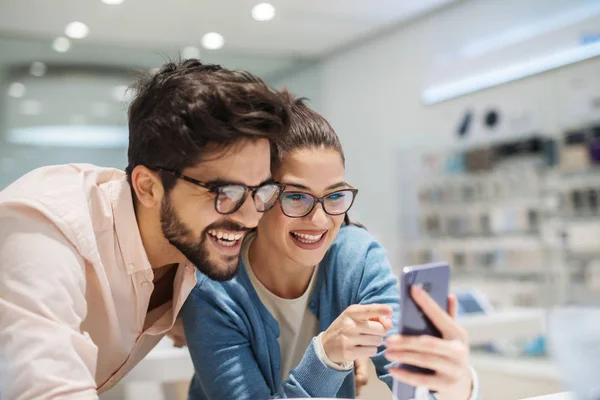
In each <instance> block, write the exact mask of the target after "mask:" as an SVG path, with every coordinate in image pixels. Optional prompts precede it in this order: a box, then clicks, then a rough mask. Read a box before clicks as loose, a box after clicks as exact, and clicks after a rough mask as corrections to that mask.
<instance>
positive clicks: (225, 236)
mask: <svg viewBox="0 0 600 400" xmlns="http://www.w3.org/2000/svg"><path fill="white" fill-rule="evenodd" d="M208 234H209V235H211V236H213V237H215V238H217V239H219V243H223V242H227V243H229V242H233V243H234V244H235V242H236V241H238V240H240V239H241V238H242V237H244V233H229V232H223V231H215V230H212V229H211V230H209V231H208ZM221 239H222V240H221Z"/></svg>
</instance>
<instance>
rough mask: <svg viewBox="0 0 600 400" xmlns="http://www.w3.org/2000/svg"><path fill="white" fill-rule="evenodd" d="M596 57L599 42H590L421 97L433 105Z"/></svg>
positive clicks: (438, 88) (433, 89)
mask: <svg viewBox="0 0 600 400" xmlns="http://www.w3.org/2000/svg"><path fill="white" fill-rule="evenodd" d="M597 56H600V43H591V44H588V45H585V46H579V47H576V48H573V49H569V50H565V51H561V52H557V53H554V54H551V55H548V56H543V57H538V58H534V59H532V60H528V61H525V62H521V63H516V64H512V65H509V66H506V67H502V68H498V69H494V70H491V71H489V72H485V73H482V74H479V75H473V76H470V77H467V78H464V79H460V80H457V81H454V82H449V83H444V84H441V85H438V86H433V87H429V88H427V89H425V90H424V91H423V92H422V93H421V100H422V101H423V103H425V104H435V103H439V102H441V101H445V100H450V99H453V98H456V97H459V96H464V95H466V94H470V93H474V92H477V91H480V90H483V89H488V88H491V87H494V86H498V85H502V84H504V83H508V82H512V81H516V80H518V79H523V78H526V77H529V76H533V75H537V74H539V73H542V72H546V71H550V70H553V69H556V68H560V67H564V66H566V65H570V64H574V63H576V62H579V61H584V60H588V59H590V58H593V57H597Z"/></svg>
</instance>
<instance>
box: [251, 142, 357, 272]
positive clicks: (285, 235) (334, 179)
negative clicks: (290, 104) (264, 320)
mask: <svg viewBox="0 0 600 400" xmlns="http://www.w3.org/2000/svg"><path fill="white" fill-rule="evenodd" d="M273 177H274V178H275V180H276V181H278V182H281V183H283V184H284V185H285V186H286V189H285V191H284V193H283V194H282V201H283V202H286V210H288V213H289V210H291V211H292V212H293V211H294V210H295V207H296V209H297V210H300V209H301V208H302V207H303V206H304V205H305V204H306V202H307V200H308V201H310V200H309V199H310V198H311V197H310V196H305V195H303V194H312V195H314V196H316V197H318V198H321V197H323V196H327V195H330V194H332V193H334V192H337V191H339V190H341V189H346V188H348V185H347V184H346V183H345V182H344V165H343V163H342V158H341V156H340V154H339V153H338V152H336V151H335V150H332V149H326V148H319V149H302V150H296V151H293V152H292V153H290V154H288V155H287V156H286V157H285V158H284V160H283V162H282V164H281V165H280V167H279V169H278V170H277V171H273ZM291 192H294V194H292V193H291ZM339 197H340V195H333V196H331V198H330V200H328V201H329V202H330V203H332V204H333V205H334V206H335V202H340V200H337V199H338V198H339ZM332 207H333V206H332ZM343 221H344V214H342V215H335V216H334V215H329V214H327V213H325V211H324V210H323V205H322V204H320V203H316V205H315V207H314V208H313V210H312V211H311V212H310V214H308V215H306V216H304V217H300V218H290V217H289V216H286V215H285V214H284V213H283V211H282V208H281V205H280V204H279V203H278V204H276V205H275V207H273V208H272V209H271V210H270V211H268V212H267V213H265V215H264V216H263V218H262V219H261V221H260V222H259V225H258V230H259V236H261V237H264V238H266V239H267V241H268V243H269V245H270V246H272V248H273V251H274V252H276V254H277V255H279V256H281V257H284V258H287V259H288V260H291V261H293V262H295V263H296V264H298V265H302V266H307V267H313V266H315V265H317V264H318V263H319V262H320V261H321V260H322V259H323V257H324V256H325V252H326V251H327V249H328V248H329V246H330V245H331V242H332V241H333V239H334V238H335V236H336V235H337V232H338V230H339V229H340V226H341V225H342V223H343Z"/></svg>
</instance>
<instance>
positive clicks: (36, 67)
mask: <svg viewBox="0 0 600 400" xmlns="http://www.w3.org/2000/svg"><path fill="white" fill-rule="evenodd" d="M47 69H48V68H47V67H46V64H44V63H43V62H39V61H34V62H32V63H31V67H29V73H30V74H31V75H33V76H37V77H40V76H44V75H46V70H47Z"/></svg>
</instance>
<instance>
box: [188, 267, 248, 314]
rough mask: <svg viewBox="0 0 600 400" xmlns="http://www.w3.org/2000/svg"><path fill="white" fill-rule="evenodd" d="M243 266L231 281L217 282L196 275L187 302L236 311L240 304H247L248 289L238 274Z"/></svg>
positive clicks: (199, 273)
mask: <svg viewBox="0 0 600 400" xmlns="http://www.w3.org/2000/svg"><path fill="white" fill-rule="evenodd" d="M242 269H243V266H242V265H241V263H240V270H239V271H238V273H237V274H236V276H234V277H233V278H232V279H230V280H227V281H217V280H213V279H211V278H209V277H208V276H206V275H204V274H203V273H201V272H199V271H198V272H197V273H196V280H197V283H196V286H195V287H194V288H193V289H192V291H191V293H190V296H189V301H188V302H193V301H195V302H202V303H203V304H205V305H207V306H211V307H218V308H221V309H230V310H237V309H238V308H239V305H240V304H247V302H248V300H249V299H250V296H249V293H248V288H247V287H246V285H245V284H244V283H243V280H242V279H241V276H240V274H241V273H242Z"/></svg>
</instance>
